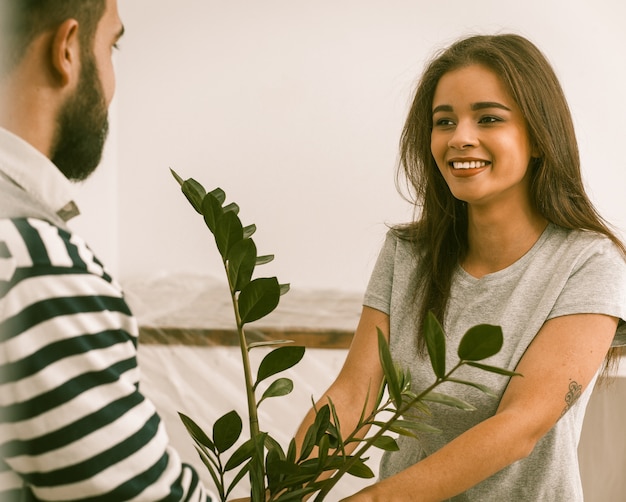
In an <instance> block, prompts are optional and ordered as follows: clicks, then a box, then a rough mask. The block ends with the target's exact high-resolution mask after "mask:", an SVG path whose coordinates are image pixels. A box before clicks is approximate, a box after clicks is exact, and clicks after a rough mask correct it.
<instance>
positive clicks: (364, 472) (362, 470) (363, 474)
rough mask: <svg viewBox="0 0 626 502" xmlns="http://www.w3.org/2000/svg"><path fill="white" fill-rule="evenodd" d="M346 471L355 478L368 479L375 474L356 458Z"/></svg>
mask: <svg viewBox="0 0 626 502" xmlns="http://www.w3.org/2000/svg"><path fill="white" fill-rule="evenodd" d="M348 473H349V474H352V475H353V476H355V477H357V478H362V479H370V478H373V477H374V476H375V474H374V473H373V472H372V470H371V469H370V468H369V467H368V466H366V465H365V464H364V463H363V461H362V460H361V459H358V460H357V461H356V462H355V463H354V465H353V466H352V467H350V469H348Z"/></svg>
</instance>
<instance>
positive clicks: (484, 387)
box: [448, 378, 497, 397]
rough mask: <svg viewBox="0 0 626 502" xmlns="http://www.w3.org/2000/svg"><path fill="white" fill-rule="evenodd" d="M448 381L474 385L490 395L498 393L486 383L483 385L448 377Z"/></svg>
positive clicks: (495, 395)
mask: <svg viewBox="0 0 626 502" xmlns="http://www.w3.org/2000/svg"><path fill="white" fill-rule="evenodd" d="M448 382H454V383H458V384H461V385H468V386H470V387H474V388H475V389H478V390H480V391H482V392H484V393H485V394H487V395H488V396H491V397H497V394H496V393H495V392H494V391H492V390H491V389H490V388H489V387H487V386H486V385H482V384H479V383H474V382H467V381H465V380H457V379H456V378H448Z"/></svg>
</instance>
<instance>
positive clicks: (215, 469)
mask: <svg viewBox="0 0 626 502" xmlns="http://www.w3.org/2000/svg"><path fill="white" fill-rule="evenodd" d="M195 448H196V451H197V452H198V456H199V457H200V460H202V463H203V464H204V466H205V467H206V468H207V469H208V471H209V474H211V478H213V482H214V483H215V487H216V488H217V491H218V492H219V493H220V496H222V495H223V494H224V484H223V483H222V482H221V481H220V478H219V476H218V472H219V467H216V466H214V465H213V464H212V462H211V459H210V458H209V457H208V456H207V454H206V453H205V452H204V451H203V450H202V449H200V448H199V447H198V446H196V447H195ZM221 498H224V497H221Z"/></svg>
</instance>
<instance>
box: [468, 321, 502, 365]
mask: <svg viewBox="0 0 626 502" xmlns="http://www.w3.org/2000/svg"><path fill="white" fill-rule="evenodd" d="M502 342H503V337H502V328H501V327H500V326H492V325H490V324H479V325H478V326H474V327H472V328H470V329H468V330H467V333H465V335H464V336H463V338H462V339H461V343H459V349H458V354H459V358H460V359H461V360H463V361H482V360H483V359H487V358H488V357H491V356H493V355H494V354H497V353H498V352H499V351H500V349H501V348H502Z"/></svg>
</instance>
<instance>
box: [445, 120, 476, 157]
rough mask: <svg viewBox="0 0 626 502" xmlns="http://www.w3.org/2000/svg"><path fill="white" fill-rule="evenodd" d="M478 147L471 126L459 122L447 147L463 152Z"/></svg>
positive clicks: (467, 123)
mask: <svg viewBox="0 0 626 502" xmlns="http://www.w3.org/2000/svg"><path fill="white" fill-rule="evenodd" d="M477 145H478V135H477V132H476V128H475V127H474V125H473V124H471V123H469V122H466V121H461V122H459V123H458V124H457V126H456V127H455V128H454V133H453V134H452V136H451V137H450V140H449V141H448V147H450V148H454V149H456V150H464V149H466V148H470V147H473V146H477Z"/></svg>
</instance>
